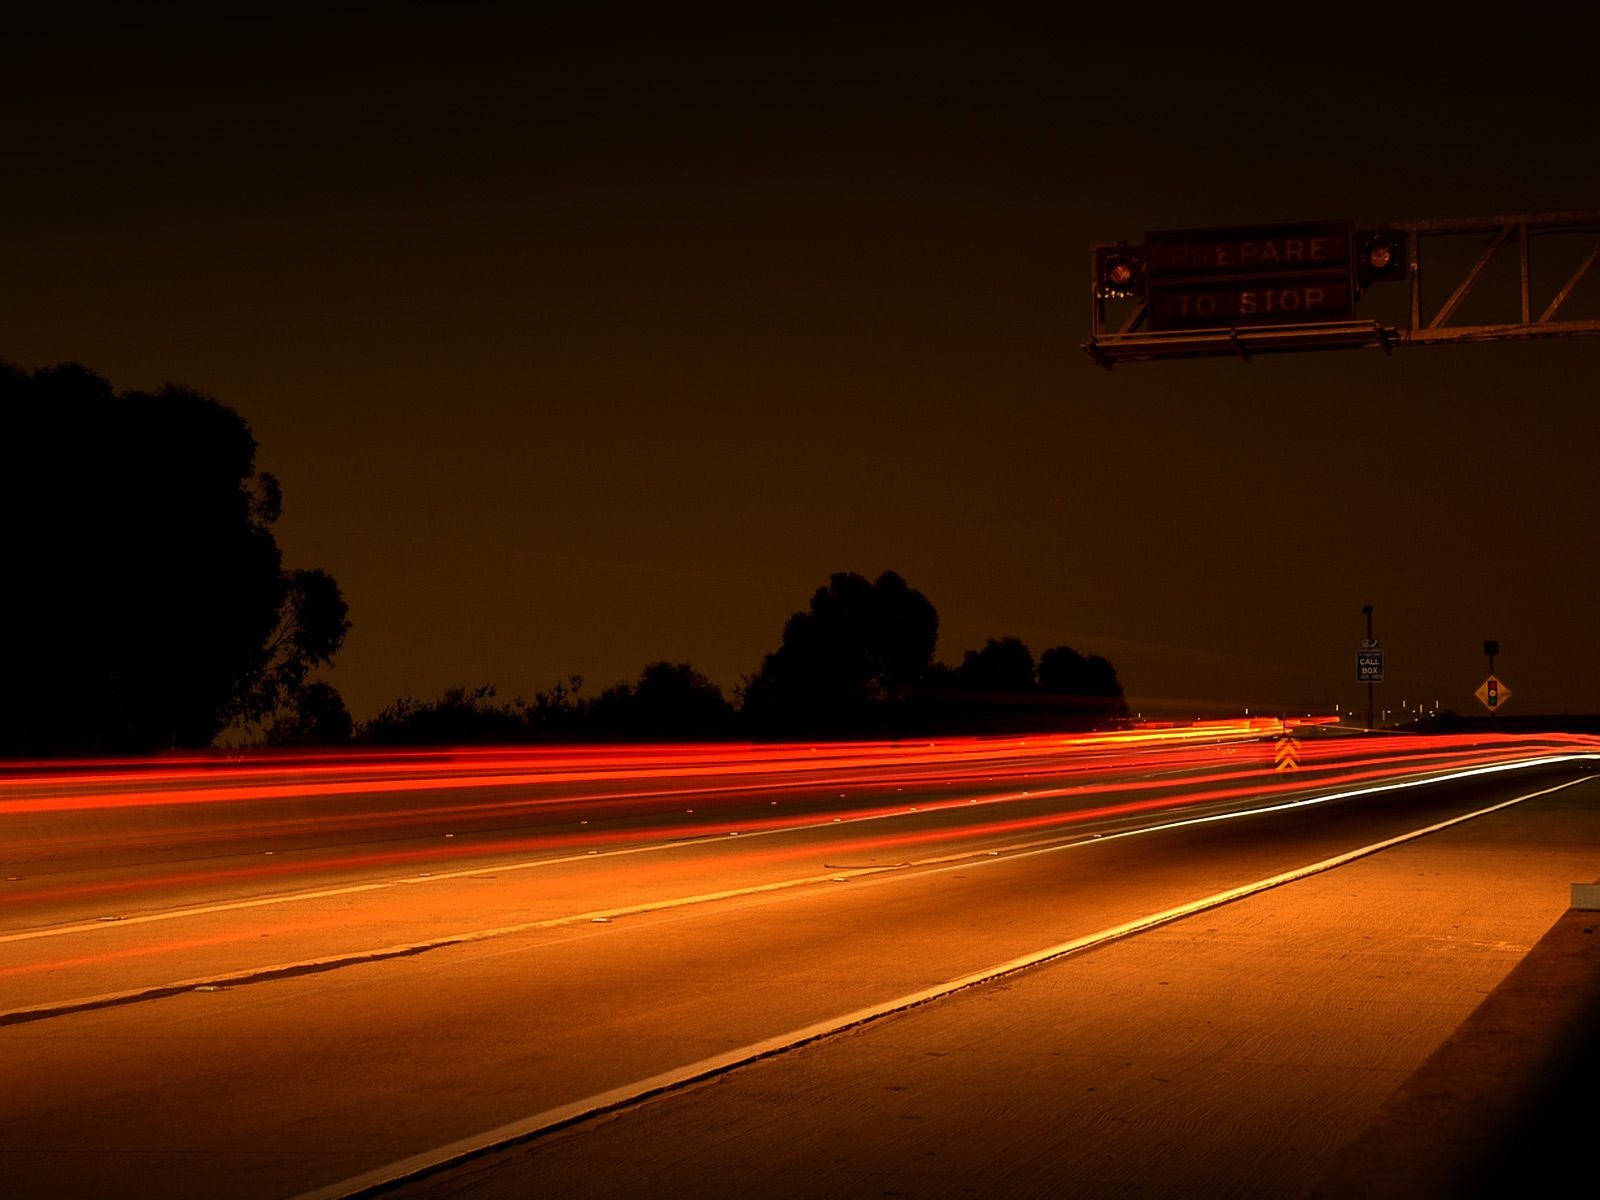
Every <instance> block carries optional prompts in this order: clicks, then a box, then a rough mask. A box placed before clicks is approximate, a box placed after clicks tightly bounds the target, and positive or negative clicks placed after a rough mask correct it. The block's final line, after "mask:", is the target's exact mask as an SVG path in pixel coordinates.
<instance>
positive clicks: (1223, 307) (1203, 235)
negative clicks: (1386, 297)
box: [1143, 221, 1356, 333]
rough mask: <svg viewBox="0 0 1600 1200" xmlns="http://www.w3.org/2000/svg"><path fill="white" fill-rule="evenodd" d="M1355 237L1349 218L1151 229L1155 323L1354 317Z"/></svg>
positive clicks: (1151, 322)
mask: <svg viewBox="0 0 1600 1200" xmlns="http://www.w3.org/2000/svg"><path fill="white" fill-rule="evenodd" d="M1354 240H1355V239H1354V225H1353V223H1352V222H1350V221H1311V222H1303V223H1300V224H1294V225H1261V226H1240V227H1236V228H1228V229H1185V230H1169V231H1165V232H1160V233H1149V234H1146V235H1145V241H1144V251H1145V259H1144V263H1143V267H1144V283H1145V300H1146V304H1147V306H1148V313H1147V320H1148V327H1149V329H1150V330H1151V331H1152V332H1156V333H1160V332H1165V331H1169V330H1184V329H1218V328H1237V327H1239V326H1244V325H1248V326H1256V325H1297V324H1304V323H1306V322H1316V321H1348V320H1351V319H1353V318H1354V316H1355V305H1356V281H1355V260H1354V254H1353V244H1354Z"/></svg>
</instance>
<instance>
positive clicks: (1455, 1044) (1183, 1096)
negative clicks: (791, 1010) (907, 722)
mask: <svg viewBox="0 0 1600 1200" xmlns="http://www.w3.org/2000/svg"><path fill="white" fill-rule="evenodd" d="M1597 878H1600V782H1588V783H1583V784H1580V785H1578V786H1576V787H1572V788H1569V789H1566V790H1564V791H1561V792H1558V793H1555V794H1553V795H1549V796H1545V797H1542V798H1539V799H1536V800H1532V801H1528V802H1525V803H1522V804H1518V805H1515V806H1513V807H1511V808H1508V809H1505V810H1502V811H1500V812H1497V813H1494V814H1491V815H1488V816H1484V817H1480V818H1478V819H1475V820H1473V821H1469V822H1466V823H1464V824H1461V825H1456V826H1452V827H1450V828H1448V829H1445V830H1442V831H1440V832H1437V833H1434V834H1430V835H1428V836H1425V837H1422V838H1419V839H1416V840H1413V841H1410V842H1407V843H1404V844H1402V845H1399V846H1396V847H1394V848H1392V849H1389V850H1386V851H1384V852H1382V853H1379V854H1374V855H1370V856H1367V857H1364V858H1360V859H1358V860H1356V861H1354V862H1351V863H1349V864H1347V865H1344V866H1341V867H1338V868H1335V869H1333V870H1328V871H1325V872H1322V873H1320V874H1317V875H1313V876H1311V877H1309V878H1306V879H1302V880H1299V881H1297V882H1294V883H1291V884H1288V885H1285V886H1282V887H1278V888H1274V889H1271V890H1269V891H1266V892H1262V893H1258V894H1256V895H1253V896H1250V897H1247V898H1245V899H1243V900H1238V901H1235V902H1233V903H1230V904H1227V905H1224V906H1222V907H1221V908H1217V909H1213V910H1209V911H1207V912H1204V913H1200V914H1198V915H1195V916H1191V917H1188V918H1185V919H1183V920H1180V921H1177V922H1174V923H1172V924H1169V925H1166V926H1162V927H1160V928H1158V929H1155V930H1152V931H1149V932H1147V933H1143V934H1140V935H1138V936H1136V937H1132V938H1127V939H1123V940H1121V941H1117V942H1113V943H1110V944H1107V945H1104V946H1101V947H1099V948H1096V949H1094V950H1091V951H1089V952H1087V953H1084V954H1081V955H1074V956H1070V957H1068V958H1065V959H1060V960H1056V961H1053V962H1050V963H1047V964H1044V965H1042V966H1039V967H1035V968H1031V969H1029V970H1026V971H1022V972H1019V973H1017V974H1015V975H1012V976H1008V977H1005V978H1003V979H1001V980H998V981H995V982H992V983H989V984H984V985H981V986H978V987H974V988H971V989H968V990H967V991H964V992H960V993H957V994H955V995H952V996H949V997H945V998H943V999H941V1000H938V1001H934V1002H932V1003H929V1004H925V1005H921V1006H918V1007H917V1008H913V1009H910V1010H907V1011H905V1012H901V1013H898V1014H894V1015H892V1016H889V1017H886V1018H883V1019H881V1020H879V1021H875V1022H872V1023H870V1024H868V1025H866V1026H861V1027H858V1028H855V1029H852V1030H848V1031H845V1032H844V1033H841V1034H838V1035H835V1036H832V1037H829V1038H825V1039H822V1040H821V1041H818V1042H815V1043H812V1044H809V1045H806V1046H802V1047H800V1048H798V1049H796V1050H793V1051H790V1052H787V1053H784V1054H780V1055H776V1056H774V1057H772V1058H770V1059H766V1060H763V1061H760V1062H756V1063H753V1064H751V1065H748V1066H745V1067H741V1068H739V1069H736V1070H734V1071H731V1072H729V1073H727V1074H726V1075H723V1076H719V1077H717V1078H714V1079H711V1080H708V1081H704V1082H701V1083H698V1084H695V1085H692V1086H690V1087H686V1088H683V1089H679V1090H677V1091H674V1092H671V1093H669V1094H666V1095H662V1096H658V1097H655V1098H653V1099H651V1100H648V1101H645V1102H643V1103H640V1104H637V1105H633V1106H630V1107H627V1108H625V1109H622V1110H619V1111H616V1112H612V1113H608V1114H604V1115H601V1116H599V1117H595V1118H590V1119H587V1120H584V1121H581V1122H578V1123H575V1124H574V1125H572V1126H570V1127H568V1128H564V1129H562V1130H559V1131H557V1132H554V1133H551V1134H546V1135H544V1136H541V1137H539V1138H537V1139H535V1140H533V1141H531V1142H527V1143H524V1144H520V1145H516V1146H513V1147H510V1148H507V1149H504V1150H502V1151H499V1152H497V1153H495V1154H491V1155H486V1156H482V1157H479V1158H475V1159H473V1160H472V1161H470V1162H467V1163H464V1164H461V1165H459V1166H457V1167H456V1168H454V1169H452V1170H450V1171H447V1172H443V1173H440V1174H436V1175H433V1176H429V1177H425V1178H422V1179H418V1180H414V1181H413V1182H412V1183H410V1184H409V1185H407V1186H405V1187H404V1188H402V1189H399V1191H398V1192H396V1193H394V1194H397V1195H403V1196H406V1197H422V1196H427V1197H446V1196H448V1197H470V1198H472V1200H502V1198H510V1197H522V1196H528V1195H539V1196H541V1197H542V1198H543V1200H553V1198H558V1197H567V1198H570V1200H600V1198H602V1197H616V1198H620V1197H630V1196H651V1197H653V1198H656V1200H675V1198H678V1197H684V1198H687V1197H696V1198H697V1200H710V1198H715V1197H730V1198H731V1197H744V1196H751V1195H761V1196H763V1197H764V1198H765V1200H780V1198H784V1197H789V1198H793V1200H807V1198H809V1197H856V1196H861V1197H866V1196H917V1197H935V1196H937V1197H946V1196H1007V1197H1011V1196H1038V1197H1052V1198H1058V1197H1067V1198H1093V1200H1101V1198H1106V1200H1110V1198H1112V1197H1116V1198H1117V1200H1123V1198H1125V1197H1130V1196H1139V1197H1164V1198H1176V1197H1190V1196H1197V1197H1198V1196H1204V1197H1208V1198H1209V1197H1241V1198H1246V1200H1254V1198H1255V1197H1262V1198H1268V1197H1270V1198H1272V1200H1291V1198H1294V1200H1299V1198H1306V1200H1356V1198H1360V1200H1388V1198H1391V1197H1393V1198H1399V1197H1405V1198H1406V1200H1482V1198H1487V1197H1511V1196H1516V1197H1522V1196H1528V1195H1555V1194H1564V1193H1569V1192H1573V1191H1574V1190H1575V1192H1576V1194H1590V1193H1592V1191H1593V1188H1594V1184H1593V1174H1592V1171H1593V1168H1592V1161H1593V1155H1592V1151H1591V1149H1590V1147H1589V1146H1588V1143H1587V1136H1588V1134H1589V1132H1590V1131H1591V1130H1592V1128H1593V1116H1592V1113H1593V1106H1592V1103H1590V1102H1589V1101H1588V1100H1587V1098H1586V1093H1587V1092H1588V1090H1589V1089H1591V1088H1592V1086H1593V1081H1594V1080H1595V1079H1597V1078H1600V1073H1597V1071H1600V912H1591V911H1583V910H1577V909H1573V908H1571V907H1570V900H1571V895H1572V891H1571V885H1572V884H1574V883H1588V882H1592V881H1594V880H1596V879H1597Z"/></svg>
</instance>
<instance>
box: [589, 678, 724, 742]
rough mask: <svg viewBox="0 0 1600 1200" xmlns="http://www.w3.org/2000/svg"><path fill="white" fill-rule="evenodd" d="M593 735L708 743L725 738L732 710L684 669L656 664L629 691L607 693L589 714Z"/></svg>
mask: <svg viewBox="0 0 1600 1200" xmlns="http://www.w3.org/2000/svg"><path fill="white" fill-rule="evenodd" d="M591 715H592V718H593V721H594V725H595V728H596V731H597V732H600V733H608V734H617V735H622V736H628V737H638V738H646V739H652V740H654V739H659V738H666V739H677V738H701V739H713V738H719V737H724V736H726V735H727V734H728V732H729V729H730V728H731V725H732V722H733V706H732V705H731V704H729V703H728V702H727V700H726V699H724V698H723V695H722V689H721V688H719V687H718V686H717V685H716V684H714V683H712V682H711V681H710V680H709V679H707V678H706V677H705V676H704V675H702V674H701V673H700V672H699V671H696V670H695V669H694V668H693V667H691V666H690V665H689V664H688V663H669V662H655V663H651V664H650V665H649V666H647V667H645V668H644V670H642V671H641V672H640V673H639V680H638V682H637V683H635V684H634V685H633V686H632V687H628V686H627V685H625V684H623V685H619V686H618V687H616V688H608V689H607V690H606V691H605V692H603V693H602V694H601V696H600V700H599V701H598V702H597V704H596V707H595V710H594V712H593V713H592V714H591Z"/></svg>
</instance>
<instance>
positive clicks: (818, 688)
mask: <svg viewBox="0 0 1600 1200" xmlns="http://www.w3.org/2000/svg"><path fill="white" fill-rule="evenodd" d="M938 637H939V614H938V612H937V611H936V610H935V609H934V607H933V605H932V604H931V603H929V601H928V599H927V597H926V596H924V595H923V594H922V593H921V592H919V591H917V590H915V589H914V588H911V587H909V586H908V585H907V584H906V581H905V580H904V579H902V578H901V577H900V576H899V575H897V574H895V573H894V572H893V571H886V572H884V573H883V574H882V575H880V576H879V577H878V579H877V582H875V583H871V582H868V581H867V580H866V579H865V578H864V577H863V576H861V575H856V574H853V573H840V574H837V575H834V576H832V577H831V578H830V579H829V581H828V584H827V586H826V587H820V588H818V589H817V590H816V592H815V593H814V594H813V595H812V597H811V604H810V607H809V608H808V609H807V610H806V611H805V612H797V613H795V614H794V615H793V616H791V617H790V618H789V620H788V622H787V623H786V624H785V625H784V629H783V642H782V644H781V645H780V646H779V647H778V648H777V649H776V650H775V651H773V652H772V653H771V654H768V655H767V656H766V658H765V659H764V660H763V661H762V664H761V669H760V671H759V672H757V674H756V675H755V676H754V677H752V678H751V679H750V680H749V681H748V682H747V684H746V685H745V688H744V694H743V708H742V711H743V712H744V714H745V716H746V718H747V720H748V721H749V722H750V723H751V725H752V726H753V727H754V728H755V729H756V730H758V731H763V732H786V733H801V732H804V733H819V734H828V733H833V734H838V733H865V732H869V731H871V730H874V729H883V728H884V727H885V725H886V724H889V723H892V719H893V717H894V715H895V709H896V704H897V701H898V700H899V698H900V692H901V690H902V689H904V688H905V687H907V686H910V685H912V684H915V683H916V682H917V681H918V680H920V678H921V677H922V675H923V673H924V672H925V671H926V670H927V669H928V666H929V664H930V663H931V662H932V661H933V651H934V647H935V645H936V644H937V642H938Z"/></svg>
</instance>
